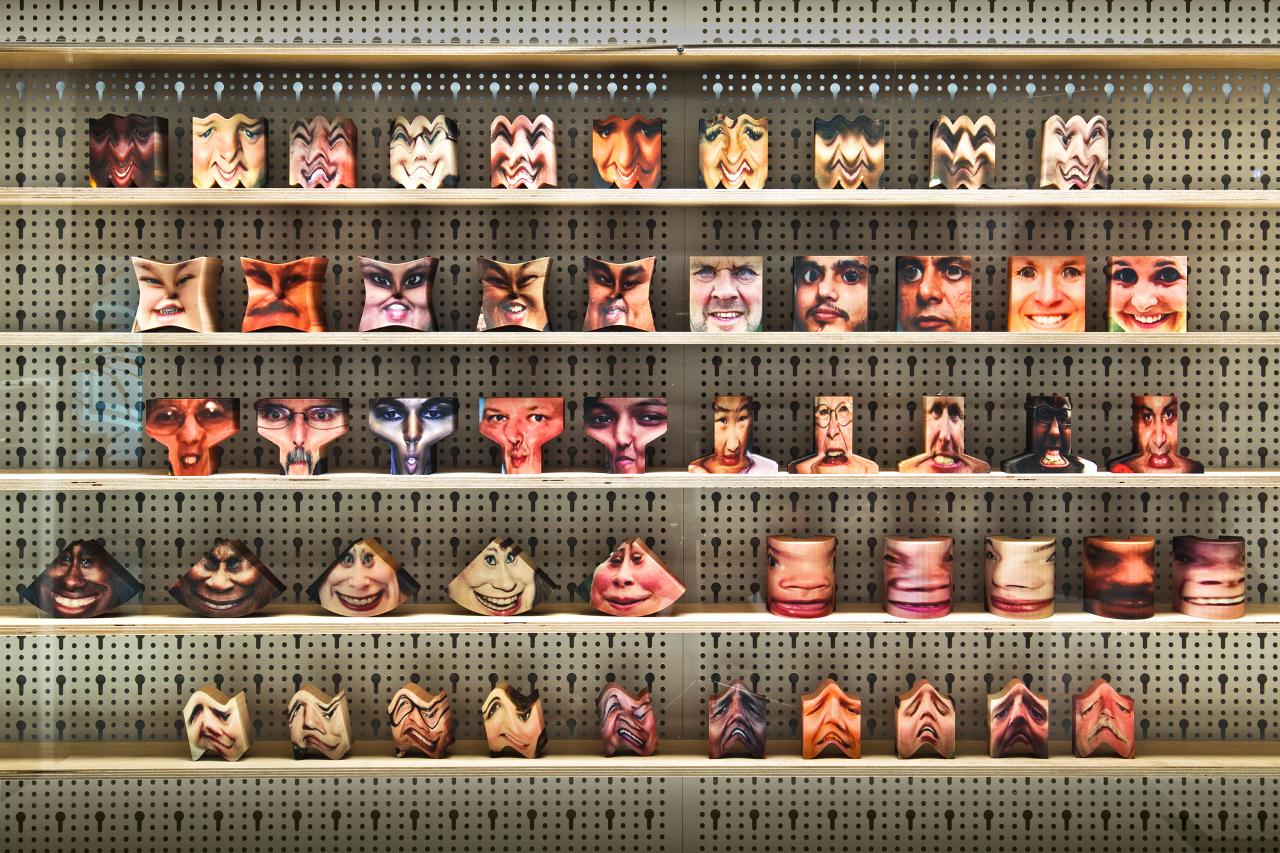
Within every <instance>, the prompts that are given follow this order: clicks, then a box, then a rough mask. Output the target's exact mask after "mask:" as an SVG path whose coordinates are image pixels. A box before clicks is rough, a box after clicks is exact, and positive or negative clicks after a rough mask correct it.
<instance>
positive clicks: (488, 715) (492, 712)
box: [484, 702, 500, 720]
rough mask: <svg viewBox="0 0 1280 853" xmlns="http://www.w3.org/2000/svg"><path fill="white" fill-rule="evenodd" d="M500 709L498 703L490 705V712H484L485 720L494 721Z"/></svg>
mask: <svg viewBox="0 0 1280 853" xmlns="http://www.w3.org/2000/svg"><path fill="white" fill-rule="evenodd" d="M499 707H500V706H499V705H498V703H497V702H494V703H493V704H492V705H490V706H489V710H487V711H485V712H484V718H485V719H486V720H491V719H493V716H494V715H495V714H497V713H498V708H499Z"/></svg>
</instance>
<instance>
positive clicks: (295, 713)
mask: <svg viewBox="0 0 1280 853" xmlns="http://www.w3.org/2000/svg"><path fill="white" fill-rule="evenodd" d="M286 719H287V721H288V723H289V740H290V742H292V743H293V757H294V758H330V759H339V758H342V757H344V756H345V755H346V754H347V753H348V752H349V751H350V750H351V714H350V711H349V710H348V708H347V691H345V690H344V691H342V692H341V693H339V694H338V695H337V696H334V697H332V698H330V697H329V695H328V694H326V693H325V692H324V691H323V690H321V689H320V688H319V687H316V686H315V685H314V684H304V685H302V689H301V690H299V691H298V692H297V693H295V694H293V698H292V699H290V700H289V710H288V713H287V714H286Z"/></svg>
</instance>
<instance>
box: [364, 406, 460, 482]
mask: <svg viewBox="0 0 1280 853" xmlns="http://www.w3.org/2000/svg"><path fill="white" fill-rule="evenodd" d="M369 431H370V432H372V433H373V434H374V435H376V436H377V437H378V438H380V439H382V440H383V441H384V442H386V445H387V450H388V451H389V452H390V455H391V473H392V474H434V473H435V472H436V454H435V446H436V444H438V443H439V442H440V441H442V440H444V439H446V438H448V437H449V436H451V435H453V434H454V433H455V432H457V431H458V399H457V398H456V397H380V398H378V399H376V400H370V401H369Z"/></svg>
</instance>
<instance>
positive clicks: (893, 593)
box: [884, 536, 955, 619]
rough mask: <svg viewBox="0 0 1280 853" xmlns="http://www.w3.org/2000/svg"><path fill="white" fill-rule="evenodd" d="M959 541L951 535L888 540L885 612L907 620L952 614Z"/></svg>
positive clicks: (886, 546)
mask: <svg viewBox="0 0 1280 853" xmlns="http://www.w3.org/2000/svg"><path fill="white" fill-rule="evenodd" d="M954 548H955V540H954V539H952V538H951V537H950V536H924V537H917V538H912V537H910V536H886V537H885V538H884V609H885V612H886V613H889V614H891V615H893V616H900V617H902V618H903V619H938V618H940V617H943V616H946V615H947V614H948V613H950V612H951V589H952V571H953V569H954V566H955V557H954V556H953V550H954Z"/></svg>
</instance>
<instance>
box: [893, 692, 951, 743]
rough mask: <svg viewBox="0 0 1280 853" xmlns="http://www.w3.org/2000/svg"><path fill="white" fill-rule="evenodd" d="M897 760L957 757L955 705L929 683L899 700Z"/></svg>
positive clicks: (900, 696)
mask: <svg viewBox="0 0 1280 853" xmlns="http://www.w3.org/2000/svg"><path fill="white" fill-rule="evenodd" d="M896 716H897V730H898V739H897V747H898V757H899V758H916V757H917V756H920V755H925V756H928V755H935V756H937V757H938V758H955V757H956V705H955V703H954V702H952V701H951V697H950V696H943V695H942V694H941V693H939V692H938V690H937V688H935V687H934V686H933V685H932V684H930V683H929V681H928V679H924V678H922V679H920V680H919V681H917V682H916V683H915V686H913V687H912V688H911V689H910V690H908V691H907V692H906V693H903V694H901V695H899V696H898V702H897V712H896Z"/></svg>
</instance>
